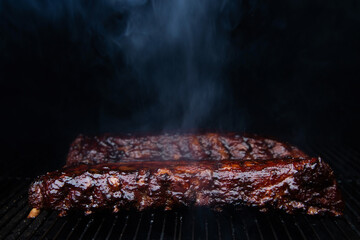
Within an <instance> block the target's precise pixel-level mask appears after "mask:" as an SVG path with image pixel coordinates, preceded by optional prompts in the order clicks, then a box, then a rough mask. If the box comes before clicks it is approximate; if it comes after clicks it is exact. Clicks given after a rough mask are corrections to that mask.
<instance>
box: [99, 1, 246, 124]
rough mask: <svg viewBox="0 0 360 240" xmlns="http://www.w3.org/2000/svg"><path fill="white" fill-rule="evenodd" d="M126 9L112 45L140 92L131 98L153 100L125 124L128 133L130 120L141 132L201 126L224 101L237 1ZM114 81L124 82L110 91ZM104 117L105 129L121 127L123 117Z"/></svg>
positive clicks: (161, 3) (142, 4) (134, 5)
mask: <svg viewBox="0 0 360 240" xmlns="http://www.w3.org/2000/svg"><path fill="white" fill-rule="evenodd" d="M119 3H121V1H120V2H119ZM123 3H124V2H123ZM124 4H125V5H126V6H127V7H126V8H127V10H126V14H127V19H126V27H125V29H124V32H123V33H122V35H121V36H120V37H119V38H117V39H114V41H115V42H116V44H117V46H118V47H119V48H120V49H121V52H122V53H123V56H124V58H125V63H126V66H127V67H128V68H129V69H131V70H132V74H133V75H134V80H135V81H137V86H138V87H139V88H140V89H136V90H135V91H137V93H134V91H131V90H130V94H135V95H136V94H138V93H139V92H142V93H143V95H141V94H140V95H139V94H138V97H139V98H144V95H149V96H151V99H148V100H144V103H142V106H141V110H139V111H138V112H135V113H134V114H133V116H132V118H131V119H130V120H129V121H130V123H125V125H126V124H127V126H126V128H128V125H129V124H130V125H131V124H132V123H133V121H138V125H139V127H140V129H142V130H149V129H154V128H161V129H163V130H168V129H196V128H198V127H202V126H203V124H205V122H206V121H208V120H209V117H210V116H211V115H212V114H213V113H214V111H216V109H217V108H219V106H220V105H221V104H223V103H221V102H222V101H224V99H225V97H224V93H225V88H226V86H225V84H224V81H223V79H222V78H223V73H222V71H223V67H224V65H226V63H227V58H226V56H227V52H228V51H229V49H230V43H229V33H230V30H231V29H232V28H233V27H234V26H236V25H237V24H238V20H239V18H238V16H237V12H236V9H237V5H236V4H235V1H208V0H198V1H190V0H188V1H181V0H152V1H135V2H125V3H124ZM118 81H122V79H121V77H119V78H118V79H116V78H115V79H114V82H113V83H112V84H113V85H112V88H116V87H118ZM129 85H131V84H129ZM121 88H122V89H118V90H119V94H123V92H124V91H127V86H126V85H124V84H121ZM144 89H145V90H144ZM111 95H112V96H114V95H113V94H111ZM226 98H227V99H228V98H229V96H226ZM109 101H112V102H114V100H109ZM220 103H221V104H220ZM118 105H120V106H121V105H122V104H121V103H120V104H118ZM103 116H104V117H103V119H102V120H103V121H105V122H106V123H105V124H102V125H103V126H107V127H108V126H111V127H110V128H111V129H114V128H116V125H117V126H120V127H121V126H122V122H123V120H122V119H121V118H120V119H114V118H113V116H108V117H107V116H106V111H105V112H104V113H103ZM121 117H122V116H121ZM139 119H143V120H144V121H141V120H140V122H139ZM109 122H110V124H109ZM111 122H112V123H113V124H111ZM106 130H110V129H106Z"/></svg>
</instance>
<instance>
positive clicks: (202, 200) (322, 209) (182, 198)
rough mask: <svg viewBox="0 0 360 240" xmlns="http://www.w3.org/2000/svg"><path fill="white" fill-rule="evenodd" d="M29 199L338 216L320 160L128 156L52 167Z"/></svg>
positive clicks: (94, 206)
mask: <svg viewBox="0 0 360 240" xmlns="http://www.w3.org/2000/svg"><path fill="white" fill-rule="evenodd" d="M29 202H30V205H31V206H32V207H34V208H38V209H43V208H44V209H54V210H58V211H60V215H65V214H66V213H67V212H68V211H70V210H73V209H81V210H83V211H85V212H86V213H90V212H92V211H94V210H98V209H111V210H113V211H115V212H116V211H118V210H119V209H137V210H144V209H154V208H156V209H159V208H161V209H172V208H177V207H181V206H208V207H211V208H216V209H218V208H221V207H224V206H227V205H230V206H244V205H245V206H256V207H259V208H260V209H262V210H267V209H281V210H283V211H285V212H287V213H296V212H302V213H307V214H311V215H316V214H328V215H336V216H337V215H341V214H342V212H343V202H342V198H341V194H340V192H339V189H338V187H337V183H336V181H335V178H334V175H333V172H332V170H331V169H330V167H329V166H328V165H327V164H326V163H324V162H323V161H322V160H321V159H318V158H306V159H289V158H285V159H274V160H231V161H229V160H223V161H207V160H205V161H204V160H197V161H174V160H171V161H166V160H162V161H155V160H153V161H124V162H120V163H107V164H99V165H79V166H73V167H67V168H64V169H61V170H58V171H54V172H50V173H47V174H46V175H43V176H40V177H38V178H37V180H35V181H34V182H33V183H32V185H31V187H30V189H29Z"/></svg>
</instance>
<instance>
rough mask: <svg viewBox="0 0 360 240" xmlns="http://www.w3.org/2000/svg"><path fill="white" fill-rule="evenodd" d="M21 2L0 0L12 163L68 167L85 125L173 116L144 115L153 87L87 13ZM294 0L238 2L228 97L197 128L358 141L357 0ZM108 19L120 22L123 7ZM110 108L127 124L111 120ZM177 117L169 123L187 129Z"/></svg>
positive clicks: (6, 142)
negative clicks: (110, 51)
mask: <svg viewBox="0 0 360 240" xmlns="http://www.w3.org/2000/svg"><path fill="white" fill-rule="evenodd" d="M12 2H16V4H15V3H11V1H4V0H1V1H0V79H1V85H0V89H1V94H0V96H1V119H2V121H1V122H2V123H1V126H2V130H1V153H2V156H1V164H2V167H1V169H2V170H1V172H2V173H3V174H7V175H17V176H18V175H26V176H33V175H35V174H38V173H41V172H44V171H46V170H51V169H54V168H56V167H59V166H61V165H62V164H63V163H64V161H65V160H64V158H65V156H66V153H67V149H68V146H69V144H70V143H71V141H72V140H73V139H74V138H75V137H76V136H77V135H78V134H79V133H86V134H97V133H102V132H134V131H142V130H145V131H146V132H149V131H150V132H163V131H164V123H166V121H168V119H170V120H171V119H172V120H173V119H175V118H176V116H170V117H167V116H166V115H161V114H160V113H159V116H161V117H158V118H156V117H154V116H149V117H148V118H146V116H145V117H144V115H139V114H138V113H139V112H141V111H143V109H145V108H147V107H148V106H149V105H151V104H152V99H153V98H154V96H156V91H157V90H156V88H154V89H148V88H144V86H142V85H141V82H139V81H136V76H135V75H134V74H133V73H132V71H131V69H129V68H128V67H127V66H126V64H125V61H124V58H123V55H122V54H121V52H116V55H115V56H111V57H109V56H108V55H104V54H103V51H102V50H101V49H103V48H106V47H107V46H106V39H105V40H104V36H102V35H99V34H97V32H96V31H95V30H93V29H92V27H91V26H90V27H89V26H88V23H87V19H86V18H81V17H79V16H77V15H76V13H75V14H73V13H71V12H70V13H67V14H64V15H63V16H61V17H58V16H57V15H56V14H57V12H56V11H54V9H50V10H51V11H50V10H49V12H46V9H40V10H39V9H37V8H36V6H32V5H31V4H30V5H29V2H34V1H12ZM26 2H28V3H26ZM39 2H41V1H39ZM43 2H45V1H43ZM291 2H292V3H289V1H278V2H276V3H274V2H273V3H264V2H259V1H257V2H255V3H253V2H249V1H243V2H242V3H241V5H240V7H241V9H240V11H241V16H242V17H241V21H239V24H238V25H237V27H236V28H235V29H233V30H232V31H231V35H230V36H231V38H230V42H231V43H232V45H233V48H232V49H231V51H229V52H228V54H227V56H228V57H227V64H226V66H225V67H224V68H223V78H222V81H223V85H224V86H225V94H224V97H222V98H221V101H217V102H216V103H215V104H214V106H213V107H212V108H211V112H210V114H209V116H208V117H206V118H205V119H203V120H202V121H201V124H199V126H197V129H202V130H215V131H239V132H249V133H257V134H260V135H266V136H272V137H275V138H278V139H282V140H285V141H288V142H291V143H294V144H299V145H302V144H305V143H308V142H334V143H340V144H352V145H356V144H358V140H357V139H358V134H359V133H360V132H359V130H360V127H359V120H360V114H359V90H358V88H357V81H358V80H359V79H360V72H359V67H360V66H359V65H360V2H359V1H357V0H353V1H349V0H345V1H291ZM92 4H93V5H92ZM96 4H97V3H96V1H88V3H87V5H86V7H88V8H97V7H98V6H97V5H96ZM59 8H60V6H59ZM101 9H102V10H104V11H107V10H108V11H112V10H111V9H107V6H105V5H104V6H103V5H101ZM114 22H116V23H114ZM103 24H105V25H106V26H107V27H108V28H112V27H113V26H120V27H119V29H117V31H120V32H121V31H122V30H123V29H122V27H121V26H124V25H126V13H124V15H122V14H117V13H114V14H112V15H111V17H109V18H108V19H106V20H105V21H104V22H103ZM122 24H123V25H122ZM92 26H93V25H92ZM74 29H75V30H74ZM149 48H151V46H149ZM114 78H116V79H117V81H118V84H117V85H116V88H115V90H114V88H113V85H112V83H113V81H114ZM114 91H116V93H117V94H116V95H115V96H114ZM226 96H231V98H230V97H229V98H226ZM104 116H106V117H107V118H109V116H110V118H111V116H114V119H121V124H120V123H119V126H118V127H116V128H113V127H112V126H104V123H105V124H106V121H104V120H103V119H104ZM139 116H140V117H139ZM144 123H147V125H146V126H147V127H146V128H141V127H139V125H142V124H144ZM172 126H173V127H170V128H167V129H165V130H170V131H177V130H178V129H177V127H176V126H177V124H176V123H175V124H173V125H172ZM180 130H181V131H195V130H196V129H193V128H191V129H183V128H182V129H180Z"/></svg>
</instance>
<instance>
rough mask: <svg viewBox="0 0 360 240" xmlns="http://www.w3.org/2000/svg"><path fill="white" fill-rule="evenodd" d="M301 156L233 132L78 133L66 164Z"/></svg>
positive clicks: (291, 149)
mask: <svg viewBox="0 0 360 240" xmlns="http://www.w3.org/2000/svg"><path fill="white" fill-rule="evenodd" d="M284 157H292V158H304V157H307V155H306V154H305V153H304V152H302V151H300V150H299V149H298V148H296V147H294V146H291V145H289V144H286V143H282V142H279V141H275V140H272V139H266V138H262V137H256V136H246V135H238V134H235V133H227V134H219V133H206V134H172V135H170V134H163V135H149V136H144V135H142V136H134V135H123V136H111V135H103V136H95V137H89V136H83V135H80V136H78V137H77V138H76V139H75V141H74V142H73V143H72V144H71V147H70V151H69V154H68V157H67V162H66V165H67V166H71V165H77V164H98V163H105V162H119V161H123V160H134V159H148V160H180V159H194V160H205V159H206V160H225V159H228V160H230V159H244V160H251V159H272V158H284Z"/></svg>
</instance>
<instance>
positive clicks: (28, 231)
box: [0, 144, 360, 239]
mask: <svg viewBox="0 0 360 240" xmlns="http://www.w3.org/2000/svg"><path fill="white" fill-rule="evenodd" d="M303 149H304V150H305V151H306V152H308V153H309V154H311V155H314V156H315V155H319V156H322V157H323V158H324V159H325V160H326V161H327V162H328V163H329V164H330V165H331V166H332V168H333V169H334V171H335V173H336V176H337V179H338V181H339V185H340V187H341V190H342V193H343V197H344V200H345V203H346V209H345V214H344V216H343V217H340V218H334V217H318V216H306V215H288V214H285V213H281V212H268V213H261V212H258V211H257V210H255V209H251V208H245V209H242V210H237V211H235V210H230V209H227V210H224V211H223V212H221V213H218V212H213V211H211V210H209V209H206V208H194V209H185V210H180V211H168V212H165V211H147V212H121V213H119V214H111V213H97V214H94V215H90V216H83V215H82V214H80V213H73V214H70V215H69V216H67V217H63V218H59V217H57V214H56V212H53V211H42V212H41V214H40V215H39V216H38V217H37V218H36V219H26V216H27V214H28V212H29V211H30V207H29V206H28V203H27V188H28V186H29V184H30V182H31V178H24V177H2V178H1V181H0V185H1V189H2V191H1V197H0V199H1V200H0V239H17V238H20V239H360V200H359V199H360V190H359V189H360V178H359V177H357V176H358V173H359V172H360V165H359V164H358V162H359V157H360V151H359V149H357V148H356V147H351V146H341V145H335V144H334V145H326V146H321V145H318V144H311V145H309V146H304V147H303ZM18 171H19V169H18Z"/></svg>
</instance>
